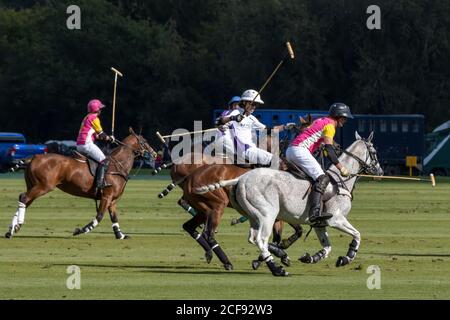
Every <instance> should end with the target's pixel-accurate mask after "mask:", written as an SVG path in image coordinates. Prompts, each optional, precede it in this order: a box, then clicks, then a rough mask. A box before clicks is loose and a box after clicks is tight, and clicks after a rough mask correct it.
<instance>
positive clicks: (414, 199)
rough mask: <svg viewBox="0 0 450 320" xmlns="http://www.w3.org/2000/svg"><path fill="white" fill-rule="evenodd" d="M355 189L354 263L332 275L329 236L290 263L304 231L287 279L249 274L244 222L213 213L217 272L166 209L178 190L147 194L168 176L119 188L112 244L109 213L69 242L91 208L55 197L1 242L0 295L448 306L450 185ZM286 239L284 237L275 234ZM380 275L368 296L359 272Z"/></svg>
mask: <svg viewBox="0 0 450 320" xmlns="http://www.w3.org/2000/svg"><path fill="white" fill-rule="evenodd" d="M439 182H440V181H439V180H438V185H437V187H436V188H434V189H432V188H431V186H429V185H428V184H427V183H416V182H413V183H408V182H375V181H366V182H359V183H358V185H357V189H356V191H355V193H354V195H355V200H354V201H353V210H352V212H351V213H350V222H352V223H353V225H354V226H355V227H356V228H357V229H358V230H359V231H360V232H361V235H362V244H361V247H360V250H359V253H358V256H357V258H356V260H355V261H354V262H353V263H351V264H350V265H348V266H346V267H343V268H335V267H334V263H335V261H336V259H337V257H338V256H340V255H344V254H345V253H346V252H347V248H348V243H349V242H350V240H351V239H350V237H348V236H347V235H344V234H341V233H340V232H338V231H336V230H330V231H329V234H330V239H331V241H332V245H333V250H332V252H331V254H330V257H329V258H328V259H327V260H325V261H322V262H320V263H319V264H316V265H304V264H301V263H300V262H299V261H297V258H298V257H299V256H300V255H302V254H303V253H304V252H306V251H308V252H310V253H313V252H315V251H317V250H318V249H319V248H320V245H319V243H318V241H317V239H316V236H315V234H314V232H313V233H311V235H310V236H309V238H308V239H307V241H306V242H304V241H303V240H299V241H298V242H297V243H296V244H294V245H293V246H292V247H291V248H290V249H289V250H288V252H289V254H290V257H291V259H292V260H293V264H292V266H291V267H288V268H287V269H288V271H289V272H290V274H291V276H290V277H286V278H275V277H273V276H272V275H271V274H270V272H269V270H268V269H267V267H265V266H261V268H260V269H259V270H257V271H253V270H252V269H251V261H252V260H253V259H255V258H256V257H257V255H258V250H257V248H256V247H255V246H252V245H250V244H249V243H247V232H248V225H247V224H241V225H238V226H234V227H232V226H230V220H231V218H233V217H235V216H236V213H235V212H234V211H232V210H230V209H227V212H226V213H225V215H224V220H223V223H222V225H221V226H220V227H219V233H218V234H217V239H218V241H219V242H220V243H221V245H222V247H223V248H224V249H225V251H226V252H227V253H228V256H229V257H230V259H231V261H232V262H233V264H234V270H233V271H226V270H224V269H223V268H222V266H221V264H220V263H219V262H218V259H217V258H216V257H214V259H213V261H212V262H211V264H206V262H205V260H204V257H203V250H202V249H201V248H200V247H199V246H198V245H197V244H196V243H195V242H194V241H193V240H192V239H191V238H190V236H188V235H187V234H186V233H185V232H184V231H183V230H182V227H181V225H182V223H183V222H184V221H186V220H187V219H188V218H189V217H190V216H189V215H188V214H187V213H185V212H184V211H183V210H182V209H181V208H179V207H178V206H177V205H176V201H177V199H178V198H179V196H180V190H176V191H174V192H173V193H172V194H170V195H169V196H168V197H167V198H166V199H158V198H157V197H156V195H157V193H158V192H159V191H160V190H161V189H162V188H163V187H164V186H166V185H167V183H168V179H166V178H162V179H151V178H150V177H147V178H145V177H140V179H135V180H130V182H129V184H128V186H127V189H126V191H125V193H124V195H123V197H122V200H121V201H120V202H119V209H120V214H121V228H122V230H123V231H124V232H126V233H129V234H130V235H131V236H132V238H131V239H129V240H122V241H119V240H115V238H114V235H113V233H112V230H111V223H110V221H109V217H105V219H104V220H103V222H102V223H101V224H100V225H99V226H98V227H97V228H96V229H95V230H94V231H93V232H92V233H90V234H87V235H82V236H79V237H72V235H71V234H72V231H73V229H74V228H75V227H77V226H84V225H85V224H86V223H87V222H89V221H90V220H91V219H92V218H93V217H94V212H95V207H94V202H93V201H90V200H87V199H81V198H75V197H72V196H69V195H66V194H64V193H63V192H61V191H59V190H57V191H54V192H53V193H50V194H48V195H46V196H45V197H43V198H41V199H39V200H37V201H36V202H35V203H34V204H33V205H32V206H31V207H30V208H29V209H28V211H27V216H26V223H25V225H24V227H23V228H22V230H21V231H20V233H18V234H17V235H16V237H15V238H13V239H9V240H8V239H5V238H0V299H449V298H450V263H449V262H450V201H449V199H450V197H449V196H450V182H447V183H442V182H441V183H439ZM24 186H25V184H24V182H23V179H21V176H20V175H15V176H12V177H11V176H3V177H1V178H0V190H1V192H0V231H1V235H3V234H4V232H6V230H7V227H8V225H9V223H10V220H11V217H12V215H13V213H14V212H15V210H16V206H17V199H18V195H19V193H20V192H22V191H23V190H24ZM288 233H289V234H290V233H291V229H290V228H289V229H286V233H285V235H287V234H288ZM70 265H77V266H79V267H80V270H81V289H80V290H69V289H67V287H66V280H67V278H68V277H69V274H67V273H66V270H67V267H68V266H70ZM370 265H378V266H379V267H380V269H381V289H379V290H376V289H374V290H369V289H368V288H367V285H366V281H367V279H368V277H369V276H370V274H368V273H367V272H366V271H367V268H368V267H369V266H370Z"/></svg>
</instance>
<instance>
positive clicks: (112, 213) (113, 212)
mask: <svg viewBox="0 0 450 320" xmlns="http://www.w3.org/2000/svg"><path fill="white" fill-rule="evenodd" d="M108 211H109V217H110V218H111V222H112V228H113V232H114V235H115V236H116V239H118V240H123V239H129V238H130V236H128V235H126V234H124V233H123V232H122V231H121V230H120V226H119V217H118V213H117V207H116V203H115V202H113V204H111V205H110V206H109V208H108Z"/></svg>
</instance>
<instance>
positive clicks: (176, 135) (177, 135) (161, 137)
mask: <svg viewBox="0 0 450 320" xmlns="http://www.w3.org/2000/svg"><path fill="white" fill-rule="evenodd" d="M217 130H219V129H218V128H211V129H205V130H197V131H190V132H184V133H176V134H168V135H165V136H162V135H161V134H160V133H159V131H156V136H157V137H158V139H159V140H160V141H161V142H162V143H164V144H166V140H165V138H171V137H181V136H187V135H190V134H195V133H203V132H210V131H217Z"/></svg>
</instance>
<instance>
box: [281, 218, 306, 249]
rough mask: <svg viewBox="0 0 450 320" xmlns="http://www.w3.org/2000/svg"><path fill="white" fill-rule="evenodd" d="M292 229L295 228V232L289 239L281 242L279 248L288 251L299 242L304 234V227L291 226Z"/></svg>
mask: <svg viewBox="0 0 450 320" xmlns="http://www.w3.org/2000/svg"><path fill="white" fill-rule="evenodd" d="M289 225H290V226H291V227H292V228H294V230H295V232H294V233H293V234H292V235H291V236H290V237H289V238H287V239H283V240H281V242H280V243H279V245H278V246H279V247H280V248H281V249H284V250H286V249H287V248H289V247H290V246H291V245H292V244H293V243H294V242H295V241H297V240H298V239H300V237H301V236H302V234H303V229H302V226H301V225H299V224H289Z"/></svg>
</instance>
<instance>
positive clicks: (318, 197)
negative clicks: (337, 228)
mask: <svg viewBox="0 0 450 320" xmlns="http://www.w3.org/2000/svg"><path fill="white" fill-rule="evenodd" d="M329 182H330V178H328V176H327V175H321V176H320V177H319V178H317V181H316V182H315V183H314V186H313V188H312V191H311V195H310V198H311V200H310V201H311V207H310V210H309V222H310V223H311V224H314V223H316V222H320V221H323V220H327V219H329V218H331V217H332V216H333V215H332V214H329V213H323V212H321V207H322V196H323V194H324V193H325V190H326V188H327V186H328V183H329Z"/></svg>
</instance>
